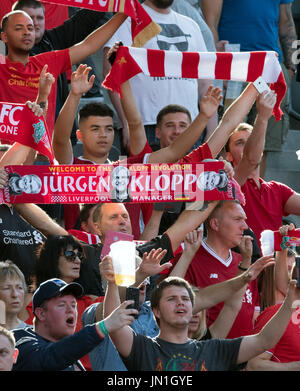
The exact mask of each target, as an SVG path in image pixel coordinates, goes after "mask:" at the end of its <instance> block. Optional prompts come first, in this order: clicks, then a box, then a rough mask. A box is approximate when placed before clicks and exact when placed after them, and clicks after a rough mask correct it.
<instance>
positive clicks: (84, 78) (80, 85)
mask: <svg viewBox="0 0 300 391" xmlns="http://www.w3.org/2000/svg"><path fill="white" fill-rule="evenodd" d="M91 70H92V68H91V67H88V66H87V65H86V64H80V65H79V67H78V68H77V69H76V71H74V72H73V73H72V76H71V93H72V94H74V95H83V94H85V93H87V92H88V91H89V90H90V89H91V88H92V86H93V84H94V81H95V77H96V76H95V75H91V77H90V78H89V72H90V71H91Z"/></svg>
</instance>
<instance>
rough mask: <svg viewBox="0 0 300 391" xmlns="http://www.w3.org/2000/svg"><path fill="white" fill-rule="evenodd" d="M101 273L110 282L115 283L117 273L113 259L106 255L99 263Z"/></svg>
mask: <svg viewBox="0 0 300 391" xmlns="http://www.w3.org/2000/svg"><path fill="white" fill-rule="evenodd" d="M99 271H100V274H101V276H103V277H104V278H105V279H106V280H107V281H108V282H110V283H115V272H114V267H113V263H112V259H111V257H110V256H109V255H106V256H105V257H104V258H103V259H102V261H101V262H100V263H99Z"/></svg>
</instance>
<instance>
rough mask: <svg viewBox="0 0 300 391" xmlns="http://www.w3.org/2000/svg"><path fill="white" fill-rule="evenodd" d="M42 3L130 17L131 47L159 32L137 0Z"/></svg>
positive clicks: (140, 43)
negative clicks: (115, 13) (119, 13)
mask: <svg viewBox="0 0 300 391" xmlns="http://www.w3.org/2000/svg"><path fill="white" fill-rule="evenodd" d="M41 2H42V3H53V4H60V5H65V6H69V7H77V8H86V9H91V10H95V11H99V12H121V13H124V14H125V15H128V16H130V17H131V33H132V41H133V46H136V47H141V46H144V45H145V43H146V42H147V41H149V39H151V38H153V37H155V36H156V35H157V34H158V33H160V32H161V27H160V26H159V25H158V24H157V23H155V22H153V20H152V19H151V18H150V16H149V15H148V14H147V12H146V11H145V10H144V8H143V7H142V6H141V4H140V3H139V1H138V0H41Z"/></svg>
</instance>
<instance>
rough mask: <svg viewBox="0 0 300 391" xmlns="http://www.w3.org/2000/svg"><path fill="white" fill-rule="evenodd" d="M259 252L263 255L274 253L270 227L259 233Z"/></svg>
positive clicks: (272, 233) (272, 234)
mask: <svg viewBox="0 0 300 391" xmlns="http://www.w3.org/2000/svg"><path fill="white" fill-rule="evenodd" d="M260 244H261V252H262V255H263V257H265V256H267V255H273V254H274V232H273V231H271V230H270V229H266V230H264V231H262V233H261V234H260Z"/></svg>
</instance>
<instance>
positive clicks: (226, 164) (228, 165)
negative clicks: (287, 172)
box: [219, 156, 234, 179]
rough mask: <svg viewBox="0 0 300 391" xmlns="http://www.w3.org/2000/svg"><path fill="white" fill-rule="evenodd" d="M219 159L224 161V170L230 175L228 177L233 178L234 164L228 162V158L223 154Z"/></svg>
mask: <svg viewBox="0 0 300 391" xmlns="http://www.w3.org/2000/svg"><path fill="white" fill-rule="evenodd" d="M219 160H220V161H222V162H224V171H225V172H226V175H227V176H228V178H230V179H231V178H233V176H234V169H233V167H232V164H231V163H230V162H228V161H227V160H225V159H224V158H223V157H222V156H220V157H219Z"/></svg>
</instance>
